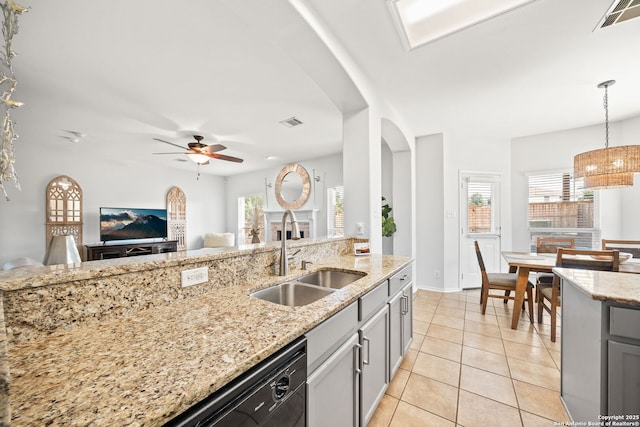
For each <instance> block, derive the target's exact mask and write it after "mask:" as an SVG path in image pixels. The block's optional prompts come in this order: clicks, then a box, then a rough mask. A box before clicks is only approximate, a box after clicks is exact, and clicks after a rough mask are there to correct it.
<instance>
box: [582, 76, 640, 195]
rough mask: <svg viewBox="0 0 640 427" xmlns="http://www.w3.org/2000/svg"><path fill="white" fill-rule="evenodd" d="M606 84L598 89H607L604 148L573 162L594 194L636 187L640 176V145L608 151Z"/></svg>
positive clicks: (586, 153) (619, 147) (586, 186)
mask: <svg viewBox="0 0 640 427" xmlns="http://www.w3.org/2000/svg"><path fill="white" fill-rule="evenodd" d="M615 82H616V81H615V80H607V81H606V82H602V83H600V84H599V85H598V87H599V88H601V89H602V88H604V110H605V146H604V148H601V149H599V150H592V151H587V152H585V153H580V154H578V155H576V156H575V157H574V158H573V172H574V176H575V177H576V178H580V177H584V184H585V188H590V189H592V190H598V189H604V188H616V187H630V186H632V185H633V174H634V173H635V172H640V145H622V146H617V147H609V91H608V89H609V86H612V85H613V84H614V83H615Z"/></svg>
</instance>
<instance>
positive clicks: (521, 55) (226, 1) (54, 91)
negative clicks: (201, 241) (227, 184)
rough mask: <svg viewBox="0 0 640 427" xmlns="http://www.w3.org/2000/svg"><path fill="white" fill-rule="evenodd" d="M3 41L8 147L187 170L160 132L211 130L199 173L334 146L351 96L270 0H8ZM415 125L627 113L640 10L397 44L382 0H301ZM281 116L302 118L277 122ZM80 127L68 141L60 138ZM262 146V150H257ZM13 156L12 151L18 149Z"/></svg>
mask: <svg viewBox="0 0 640 427" xmlns="http://www.w3.org/2000/svg"><path fill="white" fill-rule="evenodd" d="M23 4H24V5H27V6H31V10H30V11H29V12H28V13H26V14H24V15H22V16H21V17H20V32H19V33H18V34H17V36H16V38H15V41H14V50H15V51H16V52H17V53H18V56H17V57H16V58H15V59H14V70H15V74H16V76H17V78H18V81H19V86H18V89H17V92H16V95H14V97H13V98H14V99H17V100H20V101H24V102H25V105H24V106H23V107H21V108H20V109H19V110H17V111H16V112H15V113H14V117H16V121H17V122H18V124H17V132H18V133H19V134H20V135H21V138H20V139H19V142H18V144H24V143H29V142H33V141H37V144H43V145H46V146H47V147H50V148H53V149H57V150H64V151H68V153H69V155H71V156H75V155H78V156H82V155H86V154H87V153H90V154H91V155H92V156H94V157H95V158H101V159H102V158H104V159H114V161H122V159H127V162H129V164H135V162H145V163H150V162H153V164H156V165H158V166H159V167H179V168H184V169H186V170H194V169H195V166H194V165H193V164H192V163H190V162H182V163H181V162H178V161H176V159H177V158H183V156H181V155H175V156H171V155H152V154H151V153H154V152H172V151H175V150H174V149H173V148H172V147H170V146H168V145H165V144H162V143H160V142H157V141H153V140H152V138H162V139H166V140H169V141H174V142H176V143H179V144H186V143H187V142H188V141H189V140H191V138H190V137H189V135H191V134H193V133H196V132H197V133H199V134H202V135H204V136H205V140H204V142H205V143H214V138H217V139H218V140H220V142H222V143H223V144H224V145H226V146H227V147H228V149H227V150H225V151H223V152H222V154H228V155H232V156H237V157H242V158H244V159H245V162H244V163H243V164H233V163H229V162H222V161H212V162H211V164H210V165H208V166H203V167H202V168H201V172H202V173H212V174H216V175H223V176H229V175H235V174H238V173H243V172H248V171H251V170H257V169H262V168H266V167H273V166H277V165H280V164H284V163H287V162H293V161H301V160H305V159H311V158H315V157H319V156H323V155H329V154H333V153H336V152H339V151H340V150H341V148H342V142H341V140H342V115H341V111H345V110H348V109H349V108H353V107H354V106H357V105H358V103H359V100H358V99H357V97H358V95H357V94H355V93H354V92H355V91H354V88H353V87H352V85H350V82H349V81H348V78H346V77H345V76H344V75H340V71H339V67H337V66H336V64H334V63H333V61H334V60H333V59H331V58H330V57H329V55H328V51H327V50H326V49H325V48H324V47H323V46H322V45H321V44H320V43H319V41H318V39H317V38H314V35H313V33H312V32H311V30H310V28H308V27H307V26H306V25H305V24H304V22H303V20H302V19H301V18H300V16H299V15H297V14H296V13H295V11H294V10H293V8H291V7H290V5H288V3H287V2H285V1H284V0H280V1H276V0H271V1H264V0H216V1H206V0H189V1H183V2H169V1H164V0H163V1H157V0H155V1H154V0H137V1H133V2H132V1H126V2H125V1H124V0H114V1H110V2H88V1H86V0H65V1H61V0H23ZM306 4H307V5H309V6H310V7H311V8H312V9H313V10H314V11H315V13H316V14H317V17H318V18H320V19H321V20H322V21H324V23H325V25H326V26H327V27H328V28H329V29H330V31H331V32H332V33H333V34H334V35H335V36H336V37H337V39H338V40H339V42H340V43H341V44H342V45H343V46H344V48H345V49H346V50H347V52H348V53H349V54H350V55H351V56H352V58H353V60H354V61H355V63H356V64H357V65H358V66H359V67H360V69H361V70H362V71H363V72H364V74H366V75H367V77H368V78H369V79H370V82H371V83H372V84H373V86H374V87H375V88H376V90H377V91H378V93H379V94H380V95H381V97H382V98H383V99H386V100H387V102H388V103H389V105H390V106H392V108H394V109H395V110H396V111H398V113H399V114H400V116H402V117H403V118H404V120H405V121H406V123H407V125H408V126H409V128H410V129H408V130H409V131H410V132H411V133H413V134H414V135H418V136H419V135H425V134H432V133H437V132H452V133H457V134H463V135H464V134H468V135H481V136H489V137H506V138H511V137H517V136H523V135H531V134H537V133H543V132H549V131H555V130H560V129H567V128H573V127H579V126H586V125H592V124H597V123H601V122H602V121H603V117H604V112H603V109H602V91H601V90H600V89H597V87H596V86H597V84H598V83H599V82H601V81H604V80H608V79H615V80H617V84H616V85H615V86H613V87H612V88H611V89H610V91H609V101H610V115H611V119H612V120H618V119H623V118H627V117H631V116H636V115H640V97H639V96H638V95H639V94H640V78H639V76H640V55H638V53H637V51H638V42H639V41H640V20H633V21H628V22H626V23H623V24H619V25H615V26H613V27H610V28H608V29H606V30H599V31H595V32H594V31H593V29H594V28H595V26H596V24H597V23H598V21H599V20H600V19H601V18H602V16H603V14H604V13H605V12H606V11H607V9H608V8H609V6H610V4H611V2H610V0H588V1H585V0H563V1H553V0H536V1H534V2H533V3H530V4H528V5H526V6H524V7H521V8H519V9H517V10H515V11H512V12H509V13H508V14H505V15H502V16H500V17H497V18H494V19H492V20H490V21H487V22H484V23H482V24H479V25H477V26H474V27H471V28H468V29H466V30H463V31H461V32H459V33H456V34H454V35H451V36H449V37H446V38H444V39H441V40H439V41H436V42H434V43H431V44H428V45H425V46H422V47H419V48H417V49H415V50H413V51H410V52H406V51H405V50H404V49H403V47H402V44H401V41H400V38H399V35H398V34H397V33H396V29H395V27H394V26H393V23H392V20H391V16H390V13H389V11H388V9H387V5H386V3H385V1H384V0H366V1H364V0H309V1H307V2H306ZM291 116H296V117H298V118H299V119H300V120H302V121H303V122H304V124H303V125H302V126H299V127H295V128H286V127H284V126H282V125H281V124H279V123H278V121H280V120H283V119H287V118H289V117H291ZM65 130H74V131H79V132H83V133H86V134H87V136H86V137H85V138H83V139H82V140H81V141H80V142H78V143H73V142H70V141H68V140H67V139H63V138H60V136H68V135H69V134H66V133H65ZM269 155H275V156H277V157H278V158H277V159H276V160H271V161H269V160H266V159H265V157H266V156H269ZM19 160H20V159H19Z"/></svg>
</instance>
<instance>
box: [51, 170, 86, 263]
mask: <svg viewBox="0 0 640 427" xmlns="http://www.w3.org/2000/svg"><path fill="white" fill-rule="evenodd" d="M45 197H46V204H47V205H46V215H47V217H46V224H47V226H46V236H45V238H46V240H45V244H46V245H47V247H48V246H49V242H51V238H52V237H53V236H73V238H74V240H75V241H76V246H77V247H78V252H79V253H82V189H81V188H80V186H79V185H78V183H77V182H75V181H74V180H73V179H71V178H69V177H68V176H65V175H61V176H59V177H57V178H54V179H52V180H51V181H50V182H49V185H47V192H46V194H45Z"/></svg>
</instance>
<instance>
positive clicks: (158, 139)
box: [153, 138, 184, 150]
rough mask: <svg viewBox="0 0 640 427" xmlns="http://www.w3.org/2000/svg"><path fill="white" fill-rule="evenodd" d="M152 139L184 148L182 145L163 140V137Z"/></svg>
mask: <svg viewBox="0 0 640 427" xmlns="http://www.w3.org/2000/svg"><path fill="white" fill-rule="evenodd" d="M153 139H154V140H156V141H159V142H164V143H165V144H169V145H173V146H174V147H178V148H182V149H183V150H184V147H183V146H182V145H178V144H174V143H173V142H169V141H165V140H164V139H160V138H153Z"/></svg>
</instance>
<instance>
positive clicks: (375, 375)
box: [359, 304, 389, 426]
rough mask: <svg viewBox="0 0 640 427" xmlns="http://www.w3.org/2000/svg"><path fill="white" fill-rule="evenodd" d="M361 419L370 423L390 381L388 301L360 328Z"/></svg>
mask: <svg viewBox="0 0 640 427" xmlns="http://www.w3.org/2000/svg"><path fill="white" fill-rule="evenodd" d="M359 333H360V345H361V346H362V347H361V350H360V351H361V352H362V356H361V357H362V375H361V376H360V390H361V394H360V409H361V412H360V420H361V422H362V425H363V426H366V425H367V423H368V422H369V419H371V417H372V416H373V413H374V412H375V410H376V407H377V406H378V403H379V402H380V399H382V396H384V392H385V390H386V389H387V385H388V384H389V373H388V370H389V356H388V352H389V308H388V307H387V305H386V304H385V306H384V307H383V308H381V309H380V311H378V313H376V314H375V315H374V316H373V317H372V318H371V319H370V320H369V321H367V323H365V324H364V325H363V326H362V328H360V331H359Z"/></svg>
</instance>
